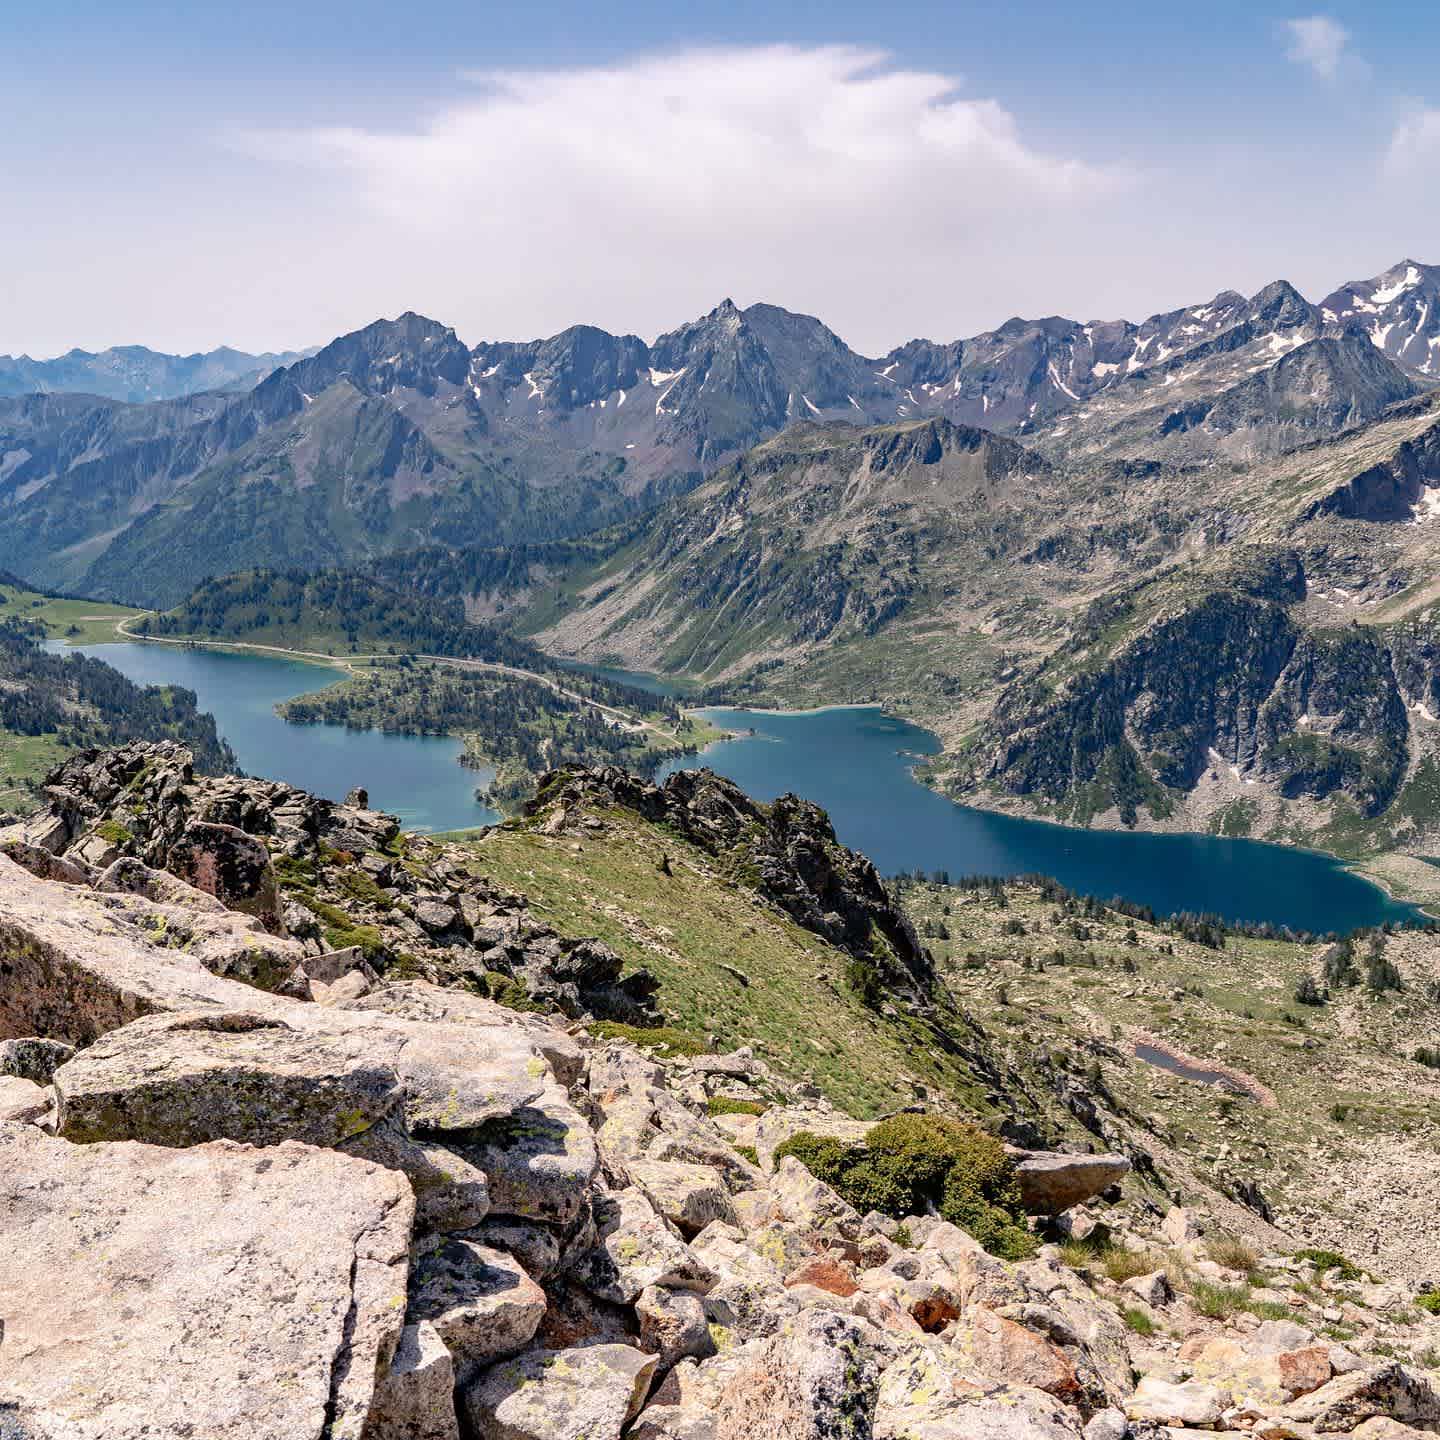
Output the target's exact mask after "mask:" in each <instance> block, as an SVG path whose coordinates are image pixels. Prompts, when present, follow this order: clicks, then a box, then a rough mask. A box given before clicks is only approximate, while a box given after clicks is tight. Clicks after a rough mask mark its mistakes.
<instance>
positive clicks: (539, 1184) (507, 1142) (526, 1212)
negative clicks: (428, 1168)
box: [455, 1085, 600, 1225]
mask: <svg viewBox="0 0 1440 1440" xmlns="http://www.w3.org/2000/svg"><path fill="white" fill-rule="evenodd" d="M537 1088H538V1087H537ZM455 1147H456V1149H458V1150H459V1152H460V1154H461V1155H463V1156H464V1157H465V1159H466V1160H467V1161H469V1162H470V1163H471V1164H472V1165H474V1166H476V1167H477V1168H479V1169H481V1170H483V1171H484V1172H485V1174H486V1176H487V1177H488V1178H489V1182H490V1203H491V1207H492V1208H493V1209H494V1210H495V1211H496V1212H497V1213H499V1214H503V1215H518V1216H520V1217H521V1218H523V1219H526V1220H545V1221H550V1222H553V1223H557V1224H562V1225H563V1224H569V1223H570V1222H571V1221H573V1220H574V1219H575V1218H576V1217H577V1216H578V1215H579V1214H580V1211H581V1207H582V1205H583V1204H584V1201H585V1196H586V1192H587V1191H588V1189H589V1187H590V1182H591V1181H592V1180H593V1179H594V1178H595V1175H596V1172H597V1171H598V1169H599V1165H600V1160H599V1155H598V1153H597V1151H596V1149H595V1138H594V1136H593V1135H592V1134H591V1133H590V1128H589V1126H587V1125H586V1124H585V1122H584V1121H583V1120H582V1119H581V1118H580V1116H579V1115H578V1114H577V1113H576V1111H575V1109H574V1108H573V1107H572V1106H571V1105H570V1103H569V1101H568V1100H567V1099H566V1098H565V1092H564V1091H563V1090H561V1089H560V1087H559V1086H558V1085H550V1086H548V1087H546V1088H545V1089H543V1090H541V1091H540V1093H539V1094H537V1095H536V1096H535V1098H534V1099H533V1100H531V1101H529V1102H527V1103H525V1104H523V1105H517V1106H514V1107H512V1108H511V1109H510V1111H509V1112H507V1113H506V1114H505V1115H503V1116H498V1117H495V1118H492V1119H487V1120H484V1121H480V1122H477V1123H476V1124H475V1125H473V1126H472V1127H470V1128H469V1129H468V1130H467V1131H465V1133H462V1134H457V1135H456V1136H455Z"/></svg>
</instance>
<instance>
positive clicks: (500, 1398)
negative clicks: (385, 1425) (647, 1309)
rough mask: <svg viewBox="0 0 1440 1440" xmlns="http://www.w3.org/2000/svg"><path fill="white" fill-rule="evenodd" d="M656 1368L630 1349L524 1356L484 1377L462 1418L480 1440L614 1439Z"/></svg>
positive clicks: (636, 1407)
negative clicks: (465, 1417)
mask: <svg viewBox="0 0 1440 1440" xmlns="http://www.w3.org/2000/svg"><path fill="white" fill-rule="evenodd" d="M656 1364H657V1361H656V1358H655V1356H653V1355H646V1354H645V1353H644V1352H642V1351H640V1350H635V1349H632V1348H631V1347H630V1346H629V1345H589V1346H585V1347H582V1348H579V1349H573V1350H529V1351H526V1353H525V1354H523V1355H517V1356H516V1357H515V1359H513V1360H502V1361H501V1362H500V1364H498V1365H494V1366H492V1367H491V1368H490V1369H489V1370H487V1371H486V1372H485V1373H484V1374H483V1375H482V1376H481V1377H480V1379H479V1380H478V1381H477V1382H476V1384H475V1385H474V1386H472V1387H471V1389H470V1390H469V1391H467V1392H466V1394H465V1412H466V1415H467V1417H468V1419H469V1421H470V1425H471V1428H472V1429H473V1431H474V1433H475V1434H476V1435H477V1436H479V1437H480V1440H620V1436H621V1434H622V1432H623V1431H624V1429H625V1427H626V1426H627V1425H628V1424H629V1423H630V1421H631V1420H633V1419H634V1418H635V1416H636V1415H637V1414H638V1413H639V1410H640V1407H641V1406H642V1405H643V1404H644V1403H645V1397H646V1395H647V1394H649V1391H650V1381H651V1378H652V1377H653V1376H654V1374H655V1366H656Z"/></svg>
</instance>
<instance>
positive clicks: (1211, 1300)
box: [1190, 1280, 1250, 1320]
mask: <svg viewBox="0 0 1440 1440" xmlns="http://www.w3.org/2000/svg"><path fill="white" fill-rule="evenodd" d="M1190 1299H1191V1302H1192V1303H1193V1304H1194V1306H1195V1308H1196V1309H1197V1310H1198V1311H1199V1312H1200V1313H1201V1314H1202V1315H1204V1316H1205V1317H1206V1318H1207V1319H1210V1320H1228V1319H1229V1318H1230V1317H1231V1316H1232V1315H1233V1314H1234V1313H1235V1312H1236V1311H1237V1310H1245V1309H1248V1308H1249V1303H1250V1287H1249V1286H1248V1285H1214V1284H1212V1283H1211V1282H1210V1281H1209V1280H1196V1281H1195V1282H1194V1284H1193V1285H1191V1287H1190Z"/></svg>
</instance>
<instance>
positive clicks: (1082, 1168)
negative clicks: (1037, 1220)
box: [1015, 1151, 1130, 1215]
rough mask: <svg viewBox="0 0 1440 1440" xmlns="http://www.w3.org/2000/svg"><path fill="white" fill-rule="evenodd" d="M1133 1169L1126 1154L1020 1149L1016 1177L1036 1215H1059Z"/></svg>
mask: <svg viewBox="0 0 1440 1440" xmlns="http://www.w3.org/2000/svg"><path fill="white" fill-rule="evenodd" d="M1129 1173H1130V1162H1129V1160H1127V1159H1126V1158H1125V1156H1123V1155H1031V1154H1028V1153H1026V1152H1023V1151H1021V1152H1018V1153H1017V1154H1016V1157H1015V1178H1016V1179H1017V1180H1018V1181H1019V1182H1020V1199H1021V1201H1022V1203H1023V1204H1024V1206H1025V1208H1026V1209H1027V1210H1028V1211H1029V1212H1030V1213H1031V1214H1032V1215H1058V1214H1059V1213H1060V1212H1061V1211H1062V1210H1069V1209H1071V1208H1072V1207H1073V1206H1075V1205H1083V1204H1084V1203H1085V1201H1087V1200H1089V1199H1091V1198H1092V1197H1093V1196H1096V1195H1099V1194H1101V1193H1102V1192H1103V1191H1105V1190H1108V1189H1109V1188H1110V1186H1112V1185H1118V1184H1119V1183H1120V1181H1122V1180H1123V1179H1124V1178H1125V1177H1126V1176H1127V1175H1128V1174H1129Z"/></svg>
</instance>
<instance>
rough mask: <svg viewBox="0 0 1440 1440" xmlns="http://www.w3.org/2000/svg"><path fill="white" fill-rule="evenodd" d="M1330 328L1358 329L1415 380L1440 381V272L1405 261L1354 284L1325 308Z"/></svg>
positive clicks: (1328, 300)
mask: <svg viewBox="0 0 1440 1440" xmlns="http://www.w3.org/2000/svg"><path fill="white" fill-rule="evenodd" d="M1319 309H1320V315H1321V318H1322V319H1323V321H1324V322H1325V323H1326V324H1327V325H1332V326H1336V325H1338V326H1344V325H1348V324H1357V325H1360V326H1362V327H1363V328H1364V329H1365V332H1366V333H1367V334H1368V335H1369V337H1370V341H1371V343H1372V344H1374V345H1375V346H1376V347H1377V348H1378V349H1380V350H1383V351H1384V352H1385V353H1386V354H1387V355H1388V356H1389V357H1390V358H1391V359H1392V360H1394V361H1395V362H1396V363H1397V364H1399V365H1401V366H1402V367H1403V368H1405V369H1406V370H1408V371H1410V372H1411V373H1413V374H1419V375H1424V376H1428V377H1434V378H1440V266H1436V265H1425V264H1422V263H1420V262H1419V261H1416V260H1401V261H1399V262H1398V263H1397V264H1395V265H1392V266H1391V267H1390V268H1389V269H1388V270H1382V271H1381V272H1380V274H1378V275H1375V276H1372V277H1371V278H1370V279H1368V280H1350V281H1347V282H1346V283H1345V284H1344V285H1342V286H1340V288H1339V289H1337V290H1335V291H1333V292H1332V293H1331V294H1330V295H1327V296H1326V297H1325V299H1324V300H1322V301H1321V302H1320V307H1319Z"/></svg>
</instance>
